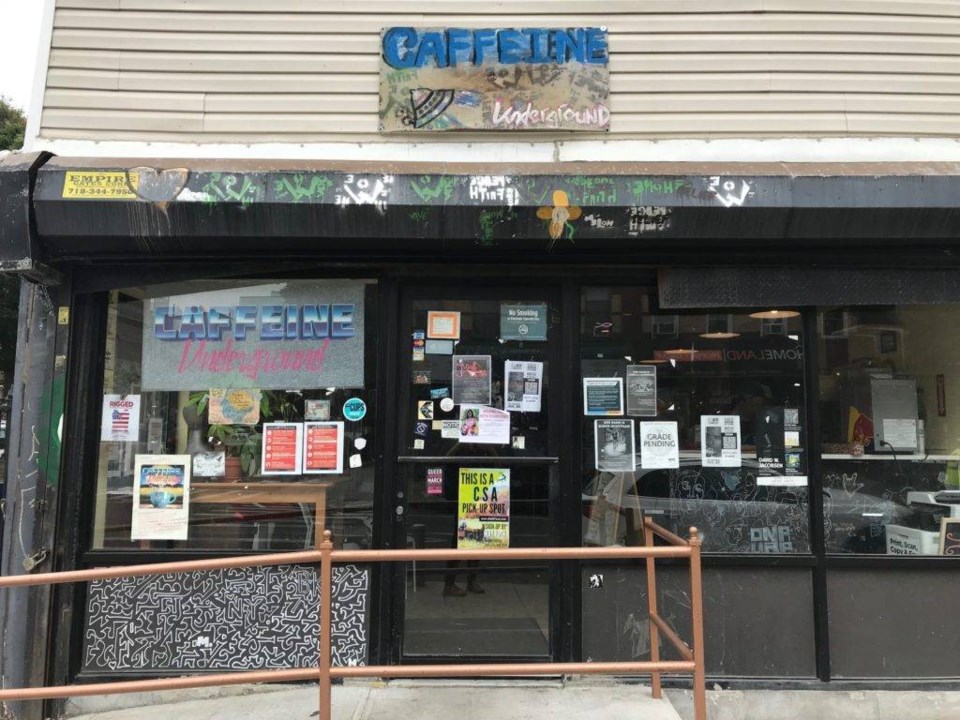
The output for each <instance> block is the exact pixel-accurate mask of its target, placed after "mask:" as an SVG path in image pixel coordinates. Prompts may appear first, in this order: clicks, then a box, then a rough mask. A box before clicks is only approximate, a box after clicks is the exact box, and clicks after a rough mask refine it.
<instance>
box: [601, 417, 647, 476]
mask: <svg viewBox="0 0 960 720" xmlns="http://www.w3.org/2000/svg"><path fill="white" fill-rule="evenodd" d="M593 447H594V462H593V464H594V467H596V469H597V470H602V471H604V472H633V471H634V470H636V469H637V456H636V445H635V443H634V438H633V420H594V422H593Z"/></svg>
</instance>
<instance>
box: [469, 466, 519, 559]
mask: <svg viewBox="0 0 960 720" xmlns="http://www.w3.org/2000/svg"><path fill="white" fill-rule="evenodd" d="M508 547H510V471H509V470H507V469H501V468H460V485H459V493H458V496H457V548H460V549H465V550H476V549H497V548H508Z"/></svg>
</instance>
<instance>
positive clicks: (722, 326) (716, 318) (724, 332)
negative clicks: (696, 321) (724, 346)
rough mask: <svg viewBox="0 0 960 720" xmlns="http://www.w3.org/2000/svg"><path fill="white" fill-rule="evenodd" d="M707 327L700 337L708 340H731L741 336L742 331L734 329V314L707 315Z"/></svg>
mask: <svg viewBox="0 0 960 720" xmlns="http://www.w3.org/2000/svg"><path fill="white" fill-rule="evenodd" d="M706 323H707V327H706V329H705V330H704V332H702V333H700V337H702V338H706V339H707V340H729V339H730V338H735V337H740V333H738V332H734V331H733V315H716V314H713V315H707V317H706Z"/></svg>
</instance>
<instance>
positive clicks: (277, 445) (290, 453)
mask: <svg viewBox="0 0 960 720" xmlns="http://www.w3.org/2000/svg"><path fill="white" fill-rule="evenodd" d="M302 438H303V423H282V422H278V423H264V424H263V447H262V448H261V452H262V454H261V469H260V474H261V475H299V474H300V461H301V453H302V448H303V441H302Z"/></svg>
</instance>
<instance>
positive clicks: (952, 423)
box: [818, 305, 960, 555]
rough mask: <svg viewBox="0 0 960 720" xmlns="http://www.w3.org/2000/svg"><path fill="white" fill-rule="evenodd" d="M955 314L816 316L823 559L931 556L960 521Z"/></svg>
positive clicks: (874, 311) (837, 311)
mask: <svg viewBox="0 0 960 720" xmlns="http://www.w3.org/2000/svg"><path fill="white" fill-rule="evenodd" d="M958 319H960V306H957V305H938V306H920V305H916V306H882V307H876V306H874V307H831V308H822V309H821V310H820V314H819V318H818V320H819V343H818V352H819V366H820V412H821V427H822V441H821V452H822V455H821V457H822V466H823V484H824V530H825V533H826V543H827V551H828V552H833V553H869V554H877V555H936V554H938V553H939V552H940V541H941V539H942V537H943V535H944V533H943V521H944V519H949V518H960V476H958V471H957V468H958V459H960V422H958V421H957V420H956V417H957V415H956V413H955V412H952V410H953V406H954V405H955V403H956V400H955V388H956V387H957V382H958V378H960V353H958V351H957V346H956V342H955V341H954V338H953V333H952V328H953V327H955V325H956V322H957V320H958Z"/></svg>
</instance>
